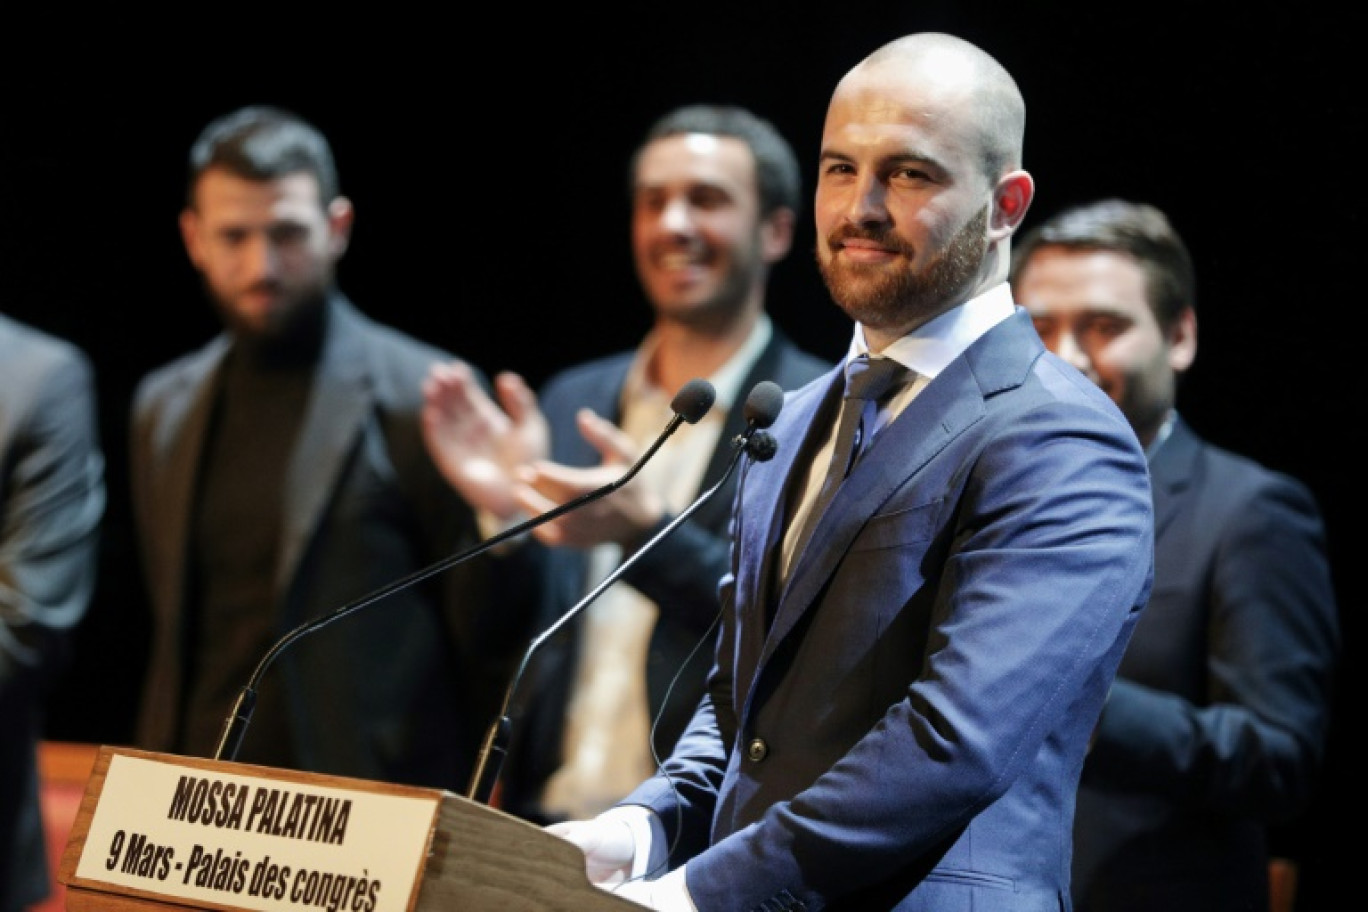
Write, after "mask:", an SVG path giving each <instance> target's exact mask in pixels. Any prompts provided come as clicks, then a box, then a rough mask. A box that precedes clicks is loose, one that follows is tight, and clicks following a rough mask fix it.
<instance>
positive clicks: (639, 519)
mask: <svg viewBox="0 0 1368 912" xmlns="http://www.w3.org/2000/svg"><path fill="white" fill-rule="evenodd" d="M575 423H576V425H577V426H578V427H579V432H580V434H582V435H583V436H584V439H585V440H587V441H589V442H590V443H591V444H593V446H594V449H596V450H598V451H599V455H600V456H602V457H603V461H602V462H601V463H600V464H599V465H597V466H594V467H593V468H574V467H572V466H567V465H561V464H560V463H557V462H547V461H545V460H542V461H539V462H537V463H535V464H533V465H531V466H528V467H527V468H526V469H525V471H523V472H522V473H521V475H520V477H521V478H522V480H523V481H524V482H525V487H523V488H521V489H520V490H519V492H518V496H519V502H520V503H521V504H522V507H523V509H525V510H527V511H528V512H529V513H543V512H545V511H547V510H550V509H553V508H554V507H556V506H559V505H560V504H562V503H565V502H566V501H568V500H573V499H574V498H576V497H581V496H583V495H584V494H587V493H588V492H590V491H593V490H595V489H597V488H601V487H603V486H604V485H606V484H609V483H611V482H613V481H615V480H617V479H618V478H620V477H621V476H622V473H623V472H625V471H627V469H628V468H629V467H630V466H631V464H632V463H633V462H635V461H636V460H637V459H638V458H639V457H640V455H641V454H640V452H639V448H638V447H637V445H636V443H635V442H634V441H633V440H632V439H631V438H630V437H628V436H627V434H626V433H625V432H623V430H622V429H621V428H619V427H618V426H617V425H615V424H613V423H612V422H611V421H607V420H605V419H603V418H600V417H599V416H598V415H596V414H594V412H593V411H592V410H591V409H581V410H580V411H579V414H577V415H576V416H575ZM664 513H665V502H664V500H663V498H662V497H661V496H660V495H659V494H658V493H657V492H656V491H653V490H651V488H650V486H649V485H647V484H643V483H642V482H641V480H640V479H639V478H634V479H632V480H631V481H630V482H628V483H627V484H625V485H623V486H622V487H621V488H619V489H618V490H616V491H614V492H613V493H612V494H610V495H608V496H607V497H604V498H601V499H599V500H596V501H594V502H593V503H590V504H586V505H585V506H584V507H582V508H580V509H578V510H574V511H572V512H570V513H566V514H565V515H564V516H561V517H558V518H557V519H554V520H552V521H551V522H549V523H546V524H545V525H543V526H541V527H539V528H538V529H537V530H536V531H534V532H533V533H532V534H533V535H535V536H536V537H537V538H538V539H539V540H541V541H542V542H544V543H545V544H548V545H564V546H566V547H571V548H588V547H591V546H593V545H597V544H601V543H602V542H617V543H618V544H620V545H623V546H624V547H625V546H629V545H632V544H635V543H636V542H637V540H639V539H640V538H641V537H642V536H643V535H645V533H646V532H647V531H648V530H649V529H651V528H652V527H654V526H655V524H656V523H657V522H658V521H659V520H660V518H661V516H663V515H664Z"/></svg>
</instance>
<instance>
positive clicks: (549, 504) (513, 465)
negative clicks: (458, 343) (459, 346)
mask: <svg viewBox="0 0 1368 912" xmlns="http://www.w3.org/2000/svg"><path fill="white" fill-rule="evenodd" d="M494 390H495V394H496V395H497V396H498V399H499V401H498V403H496V402H495V401H494V400H493V399H491V398H490V397H489V396H488V395H487V394H486V393H485V392H484V390H483V389H481V387H480V385H479V383H477V382H476V380H475V376H474V374H473V373H472V371H471V369H470V366H469V365H468V364H465V363H464V362H461V361H453V362H451V363H448V364H438V365H434V366H433V368H432V369H431V370H430V371H429V372H428V376H427V378H426V380H425V381H424V383H423V398H424V404H423V439H424V442H425V443H426V444H427V448H428V452H429V454H430V455H431V457H432V460H433V462H434V463H435V464H436V465H437V467H438V469H439V470H440V471H441V472H442V475H443V477H444V478H446V480H447V482H448V483H449V484H450V485H451V486H452V487H453V488H455V489H456V490H457V491H458V492H459V493H460V494H461V496H462V497H464V498H465V499H466V501H467V502H468V503H469V504H470V505H471V506H472V507H474V508H475V509H476V510H479V511H482V512H484V513H487V514H490V515H492V516H494V517H495V518H497V519H498V520H499V521H500V522H503V523H509V522H511V521H512V520H513V519H514V518H515V517H516V516H518V515H519V513H520V512H521V513H527V514H530V515H537V514H540V513H545V512H546V511H548V510H551V509H554V508H555V507H558V506H560V505H561V504H563V503H566V502H568V501H570V500H573V499H575V498H577V497H581V496H583V495H585V494H587V493H589V492H590V491H594V490H597V489H598V488H601V487H603V486H604V485H606V484H609V483H611V482H613V481H615V480H617V479H618V478H620V477H621V476H622V473H623V472H625V471H626V470H627V468H628V467H630V466H631V464H632V463H633V462H634V461H635V460H636V459H637V458H638V457H639V455H640V453H639V448H638V447H637V446H636V444H635V443H634V442H633V441H632V439H631V438H630V437H628V436H627V434H626V433H624V432H623V431H622V430H621V429H620V428H618V427H617V426H616V425H614V424H613V423H612V422H611V421H607V420H605V419H603V418H601V417H599V416H598V415H596V414H594V412H593V411H591V410H590V409H583V410H581V411H580V413H579V414H578V415H576V424H577V425H578V427H579V431H580V433H581V434H583V435H584V438H585V439H586V440H588V441H589V442H590V443H591V444H593V446H594V448H595V449H597V450H598V451H599V453H600V455H601V456H602V457H603V461H602V463H601V464H600V465H598V466H594V467H592V468H576V467H572V466H567V465H562V464H560V463H556V462H551V461H550V453H551V432H550V426H549V425H548V423H547V420H546V416H545V415H544V414H542V412H541V409H540V408H539V406H538V404H537V396H536V394H535V393H534V392H533V391H532V389H531V388H530V387H529V386H528V385H527V383H526V382H525V381H524V380H523V379H522V377H520V376H518V375H517V374H515V373H511V372H508V371H505V372H503V373H500V374H499V375H497V376H496V377H495V378H494ZM664 513H665V503H664V501H663V499H662V498H661V497H660V495H658V494H657V493H656V492H654V491H652V490H649V486H647V485H644V484H639V483H638V482H637V480H636V479H633V480H632V481H631V482H629V483H628V484H626V485H624V486H623V487H622V488H620V489H619V490H617V491H614V492H613V493H612V494H611V495H609V496H607V497H604V498H601V499H599V500H596V501H594V502H592V503H590V504H586V505H585V506H584V507H583V508H582V509H579V510H574V511H571V512H569V513H566V514H565V515H564V516H561V517H558V518H556V519H554V520H552V521H551V522H548V523H544V524H542V525H540V526H538V527H537V528H536V529H534V530H533V531H532V534H533V535H534V536H536V537H537V538H538V539H539V540H540V541H542V542H543V543H545V544H548V545H564V546H567V547H573V548H588V547H591V546H593V545H597V544H600V543H602V542H608V541H611V542H617V543H618V544H621V545H623V546H628V545H631V544H634V543H635V542H636V541H638V540H639V539H640V538H641V537H642V536H643V535H645V533H646V532H647V531H648V530H650V529H651V528H653V527H654V526H655V525H656V523H658V522H659V520H660V518H661V517H662V516H663V515H664Z"/></svg>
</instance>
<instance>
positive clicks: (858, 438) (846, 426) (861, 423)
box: [793, 355, 907, 561]
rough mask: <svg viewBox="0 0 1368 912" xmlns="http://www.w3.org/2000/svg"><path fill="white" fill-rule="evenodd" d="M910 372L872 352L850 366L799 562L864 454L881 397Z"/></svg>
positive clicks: (800, 546)
mask: <svg viewBox="0 0 1368 912" xmlns="http://www.w3.org/2000/svg"><path fill="white" fill-rule="evenodd" d="M906 375H907V368H905V367H903V366H902V365H901V364H899V363H898V362H897V361H894V360H893V359H891V358H872V359H871V358H870V357H869V356H868V355H860V356H859V357H857V358H853V359H852V360H851V361H850V363H849V364H847V365H846V389H845V397H844V398H843V399H842V400H841V416H840V419H839V424H838V425H837V427H836V446H835V447H834V448H833V449H832V451H831V464H830V465H829V466H827V473H826V479H825V480H824V481H823V482H822V488H821V490H820V491H819V492H818V493H817V500H816V501H815V502H814V503H813V505H812V509H811V510H809V511H808V514H807V519H806V520H805V521H804V523H803V531H802V535H801V537H800V538H799V540H798V541H799V544H798V546H797V547H796V548H794V550H793V555H794V560H795V561H796V560H797V559H798V556H799V555H801V554H802V553H803V549H804V548H806V547H807V542H808V539H809V538H811V537H812V530H813V529H815V528H817V523H818V521H819V520H821V518H822V514H823V513H825V512H826V508H827V505H828V504H829V503H831V498H833V497H835V496H836V489H837V488H839V487H840V486H841V482H842V481H844V480H845V477H846V476H847V475H849V474H850V470H851V469H852V468H853V467H854V466H855V462H856V460H858V459H859V457H860V453H861V452H863V451H864V448H865V447H866V446H867V445H868V441H869V438H870V437H871V436H872V434H873V430H874V419H875V417H876V415H877V414H878V405H877V402H878V400H879V399H880V398H881V397H882V396H884V395H885V394H886V393H887V392H888V391H889V390H891V389H892V388H893V387H894V386H896V385H898V384H900V383H901V382H902V381H903V380H904V379H905V378H906Z"/></svg>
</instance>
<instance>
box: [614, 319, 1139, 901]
mask: <svg viewBox="0 0 1368 912" xmlns="http://www.w3.org/2000/svg"><path fill="white" fill-rule="evenodd" d="M841 383H842V379H841V373H840V371H839V370H836V371H832V372H831V373H829V374H828V375H827V376H826V377H824V378H822V379H820V380H818V381H816V382H814V383H812V384H809V385H808V386H806V387H804V388H803V389H801V390H799V391H797V392H795V393H793V394H792V395H790V396H788V397H787V401H786V403H785V405H784V409H783V412H782V414H781V415H780V416H779V420H778V421H777V422H776V424H775V425H774V427H773V428H772V432H773V433H774V435H775V436H776V437H777V438H778V441H779V455H778V456H777V457H776V458H775V459H774V460H772V461H770V462H764V463H753V464H751V463H747V464H746V468H745V474H744V475H743V477H742V480H741V482H740V486H739V491H738V500H737V504H736V510H735V517H734V527H735V532H734V535H733V557H732V569H731V572H730V575H729V577H728V579H727V581H726V583H725V588H724V596H723V601H724V616H723V626H722V633H721V636H720V638H719V646H718V650H717V661H716V665H715V667H714V669H713V672H712V674H711V676H710V686H709V695H708V696H707V697H706V698H705V699H704V701H703V702H702V703H701V704H700V706H699V710H698V713H697V714H696V716H695V718H694V720H693V723H692V724H691V726H690V728H689V730H688V731H687V732H686V733H685V735H684V736H683V737H682V738H681V740H680V742H679V744H678V745H677V747H676V750H675V754H674V755H673V757H672V758H671V759H670V760H669V761H667V763H666V769H667V771H668V772H669V773H670V778H668V779H667V778H666V777H665V776H657V777H655V778H653V779H651V780H648V781H647V782H646V783H644V784H643V785H642V786H641V787H640V788H639V789H638V790H637V791H636V792H634V793H633V794H632V795H631V796H629V797H628V798H627V799H626V801H627V802H628V803H636V804H644V805H646V806H648V807H650V808H652V809H653V810H654V811H655V812H656V813H657V814H658V815H659V818H660V820H661V822H662V823H663V824H664V825H665V827H666V828H667V830H668V831H670V835H671V837H674V836H678V838H679V839H680V843H679V850H678V852H677V854H676V857H674V858H673V859H672V862H673V863H675V864H678V863H680V862H683V861H685V860H687V861H688V874H687V879H688V886H689V890H690V892H691V894H692V896H693V898H694V901H695V902H696V903H697V905H698V908H699V909H700V910H702V912H715V910H724V909H726V910H730V909H760V908H764V909H790V908H805V909H807V910H818V909H823V908H840V909H852V910H854V909H858V910H861V912H873V910H880V909H898V910H905V912H911V910H917V912H932V910H934V912H947V910H952V912H959V910H969V909H973V910H976V912H996V910H1001V912H1009V910H1010V912H1047V910H1048V912H1059V910H1060V909H1064V908H1068V903H1069V863H1070V849H1071V825H1072V820H1073V808H1074V796H1075V793H1076V790H1077V786H1078V774H1079V770H1080V768H1081V766H1082V763H1083V756H1084V751H1085V749H1086V747H1087V743H1088V737H1089V735H1090V733H1091V731H1092V727H1093V724H1094V723H1095V722H1096V719H1097V715H1098V712H1099V710H1100V708H1101V706H1102V701H1103V698H1104V697H1105V695H1106V692H1107V688H1108V686H1109V685H1110V684H1111V681H1112V679H1113V676H1114V674H1115V671H1116V667H1117V664H1118V663H1119V662H1120V659H1121V654H1122V651H1123V650H1124V648H1125V645H1126V642H1127V640H1128V639H1129V637H1130V633H1131V631H1132V629H1133V627H1134V624H1135V622H1136V620H1137V619H1138V617H1139V615H1140V612H1141V608H1142V606H1143V605H1144V603H1145V599H1146V597H1147V596H1148V593H1149V586H1150V580H1151V573H1152V569H1153V549H1152V531H1153V525H1152V514H1151V499H1150V488H1149V476H1148V472H1147V469H1146V465H1145V459H1144V454H1143V453H1142V451H1141V449H1140V446H1139V444H1138V442H1137V441H1136V439H1135V436H1134V434H1133V432H1132V431H1131V430H1130V427H1129V426H1128V425H1127V424H1126V422H1125V419H1124V418H1123V417H1122V416H1121V414H1120V412H1119V411H1118V410H1117V409H1116V407H1115V405H1114V404H1113V403H1112V402H1111V401H1110V400H1109V399H1107V398H1106V397H1105V396H1104V395H1103V394H1102V393H1101V391H1100V390H1098V388H1097V387H1096V386H1095V385H1094V384H1093V383H1091V382H1089V381H1088V380H1087V379H1086V378H1085V377H1083V376H1082V375H1081V374H1080V373H1079V372H1078V371H1076V370H1075V369H1073V368H1072V367H1069V366H1068V365H1066V364H1065V363H1064V362H1062V361H1061V360H1060V359H1058V358H1057V357H1055V356H1054V355H1052V354H1050V353H1048V352H1046V351H1045V349H1044V346H1043V345H1042V344H1041V342H1040V339H1039V337H1038V336H1037V335H1036V333H1035V331H1034V329H1033V327H1032V325H1031V322H1030V319H1029V318H1028V317H1027V315H1026V314H1025V312H1024V311H1021V310H1020V309H1018V311H1017V313H1016V314H1015V315H1014V316H1012V317H1011V318H1009V319H1007V320H1005V321H1003V322H1002V323H1000V324H998V325H997V326H995V327H994V328H993V329H991V330H990V331H988V332H987V333H986V334H985V335H984V336H983V337H981V338H980V339H979V340H978V341H976V342H975V343H974V344H973V345H971V346H970V347H969V348H968V349H967V350H966V351H965V352H964V353H963V354H962V355H961V356H960V357H958V358H956V359H955V360H954V361H952V362H951V363H950V364H949V365H948V366H947V368H946V369H945V370H944V371H943V372H942V373H941V374H940V375H939V376H937V377H936V378H935V379H934V380H933V381H932V382H931V383H930V384H929V385H928V386H927V387H926V388H925V389H924V390H923V391H922V392H921V393H920V394H919V395H918V397H917V398H916V399H915V400H914V401H913V402H912V403H911V404H910V405H909V406H908V407H907V408H906V410H904V411H903V412H902V414H901V415H900V416H899V417H898V418H897V419H896V420H894V421H893V422H892V423H891V424H890V425H889V426H888V427H887V428H886V429H885V430H884V431H883V432H881V433H880V434H879V435H878V436H877V437H876V438H875V439H874V441H873V442H872V444H871V446H870V448H869V449H868V450H867V451H866V453H865V455H864V457H863V458H862V460H861V461H860V462H859V463H858V464H857V465H856V467H855V468H854V470H853V471H852V472H851V474H850V476H849V477H848V478H847V480H846V482H845V484H844V485H843V486H842V487H841V489H840V490H839V492H838V494H837V495H836V498H835V500H834V501H833V502H832V504H831V506H830V508H829V509H828V511H827V513H826V515H825V517H824V518H823V520H822V521H821V523H820V524H819V525H818V527H817V529H816V530H815V533H814V536H813V538H812V541H811V543H810V544H809V546H808V548H807V550H806V552H805V553H804V554H803V555H801V556H800V557H799V558H798V560H797V561H796V562H795V567H794V570H793V572H792V574H791V576H790V578H789V579H788V580H787V582H786V583H780V582H779V581H777V580H776V578H775V567H774V564H775V562H776V559H777V555H778V553H779V550H780V542H781V539H782V536H783V534H784V528H785V525H786V520H785V512H786V508H785V505H786V503H787V502H788V497H789V492H790V490H791V489H792V488H794V487H795V486H797V485H801V483H802V479H803V476H804V472H805V469H806V466H807V463H808V457H807V454H808V453H810V451H811V450H812V448H813V447H815V446H816V445H817V443H818V442H820V439H821V438H822V437H823V436H825V434H826V433H827V432H828V429H829V428H830V426H831V420H832V417H833V416H834V411H835V403H836V400H837V398H838V394H839V389H840V385H841ZM771 612H772V613H773V617H774V621H773V624H772V626H769V625H767V623H766V618H767V615H769V614H770V613H771ZM676 814H679V815H681V817H682V821H683V822H682V827H677V826H676ZM800 903H801V905H799V904H800Z"/></svg>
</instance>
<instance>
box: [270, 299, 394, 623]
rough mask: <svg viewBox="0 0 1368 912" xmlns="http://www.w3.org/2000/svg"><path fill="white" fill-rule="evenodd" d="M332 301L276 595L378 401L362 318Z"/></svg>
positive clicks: (286, 513)
mask: <svg viewBox="0 0 1368 912" xmlns="http://www.w3.org/2000/svg"><path fill="white" fill-rule="evenodd" d="M330 306H331V312H330V316H329V319H328V329H327V337H326V339H325V341H324V344H323V352H322V355H321V359H320V362H319V366H318V371H317V373H316V375H315V377H314V382H313V385H312V389H311V392H310V394H309V404H308V408H307V411H306V412H305V415H304V422H303V425H302V426H301V427H300V433H299V441H298V444H297V445H296V447H295V450H294V454H293V455H292V456H291V458H290V465H289V468H288V470H287V471H288V475H287V477H286V483H285V491H284V496H285V503H284V509H283V514H282V516H281V521H282V528H281V535H282V542H281V551H280V563H279V564H278V565H277V567H276V595H277V597H278V598H280V599H282V600H283V599H284V596H285V594H286V593H288V591H289V586H290V582H291V581H292V580H293V579H294V576H295V573H296V572H297V571H298V569H299V561H300V559H301V557H302V556H303V553H304V548H305V546H306V545H307V544H308V542H309V539H310V538H311V537H312V536H313V534H314V531H315V530H316V529H317V528H318V525H319V522H320V521H321V520H322V518H323V513H324V511H325V510H326V509H327V507H328V504H329V500H330V498H331V496H332V492H334V491H335V490H336V489H337V486H338V484H339V483H340V478H341V475H342V472H343V470H344V469H345V468H346V465H347V461H348V459H349V458H351V457H352V455H353V451H354V450H355V445H354V443H355V441H356V440H357V438H358V437H360V436H361V434H362V429H363V425H364V423H365V421H366V417H367V416H368V415H369V414H370V412H371V409H372V405H373V403H374V394H373V390H372V388H371V373H370V368H369V363H368V362H367V360H366V355H367V353H366V348H365V345H364V332H365V330H364V327H363V326H362V324H361V321H360V317H359V315H358V314H356V313H355V312H354V311H352V310H351V309H350V307H349V306H348V305H345V304H341V303H337V302H333V303H332V304H331V305H330Z"/></svg>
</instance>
